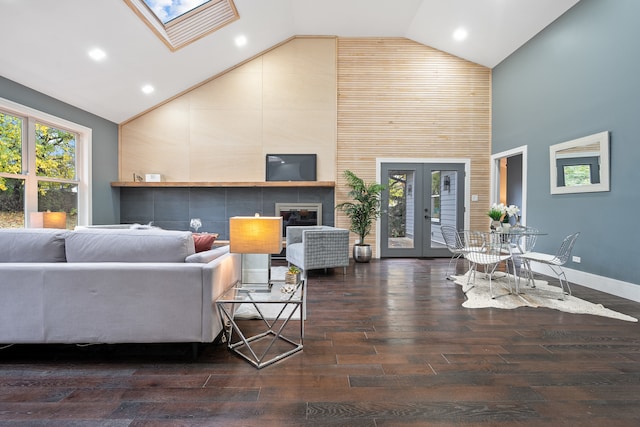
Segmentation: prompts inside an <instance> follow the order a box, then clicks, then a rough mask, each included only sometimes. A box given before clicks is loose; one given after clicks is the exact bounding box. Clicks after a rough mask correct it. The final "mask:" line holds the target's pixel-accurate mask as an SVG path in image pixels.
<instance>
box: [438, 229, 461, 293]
mask: <svg viewBox="0 0 640 427" xmlns="http://www.w3.org/2000/svg"><path fill="white" fill-rule="evenodd" d="M440 232H441V233H442V237H443V238H444V243H445V245H447V249H449V252H451V259H450V260H449V267H448V268H447V273H446V276H445V277H446V278H447V280H451V274H452V271H451V265H452V264H453V261H455V262H456V263H455V267H456V270H457V268H458V261H459V260H460V258H463V257H464V251H465V245H464V242H463V241H462V238H461V237H460V234H459V233H458V230H456V228H455V227H454V226H452V225H443V226H441V227H440Z"/></svg>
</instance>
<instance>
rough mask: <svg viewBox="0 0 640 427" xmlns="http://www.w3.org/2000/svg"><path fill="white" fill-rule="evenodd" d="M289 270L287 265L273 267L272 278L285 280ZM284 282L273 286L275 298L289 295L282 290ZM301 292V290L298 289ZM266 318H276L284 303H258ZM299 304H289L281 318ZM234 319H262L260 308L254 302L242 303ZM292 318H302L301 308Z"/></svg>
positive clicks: (272, 292) (272, 290)
mask: <svg viewBox="0 0 640 427" xmlns="http://www.w3.org/2000/svg"><path fill="white" fill-rule="evenodd" d="M286 271H287V267H271V279H272V280H282V281H284V274H285V273H286ZM283 284H284V283H274V284H273V286H272V287H271V295H272V296H273V298H276V299H277V298H280V297H281V296H282V297H283V298H286V297H287V296H286V295H285V294H284V293H283V292H282V291H281V288H282V285H283ZM298 292H299V291H298ZM256 305H257V306H258V307H259V308H260V311H261V312H262V314H263V315H264V318H265V319H275V318H276V316H277V315H278V313H280V310H282V307H283V304H256ZM297 307H298V306H297V305H289V306H288V307H286V308H285V310H284V312H282V314H281V315H280V319H282V318H285V319H286V318H287V317H288V316H289V314H290V313H291V311H292V310H296V308H297ZM233 318H234V319H260V315H259V313H258V310H256V307H255V306H254V305H253V304H242V305H240V306H239V307H238V308H237V309H236V312H235V314H234V316H233ZM291 318H292V319H299V318H300V310H297V311H296V312H295V313H293V315H292V316H291Z"/></svg>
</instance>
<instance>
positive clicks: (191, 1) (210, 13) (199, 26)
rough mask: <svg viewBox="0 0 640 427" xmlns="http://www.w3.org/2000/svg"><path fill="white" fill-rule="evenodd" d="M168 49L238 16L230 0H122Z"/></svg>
mask: <svg viewBox="0 0 640 427" xmlns="http://www.w3.org/2000/svg"><path fill="white" fill-rule="evenodd" d="M124 2H125V3H126V4H127V5H128V6H129V7H130V8H131V9H132V10H133V11H134V12H135V13H136V15H137V16H138V17H139V18H140V19H142V20H143V21H144V23H145V24H147V26H148V27H149V28H150V29H151V31H153V32H154V34H156V35H157V36H158V37H159V38H160V40H162V42H163V43H164V44H165V45H167V47H168V48H169V49H170V50H171V51H176V50H178V49H180V48H182V47H184V46H186V45H188V44H189V43H193V42H194V41H196V40H198V39H201V38H202V37H204V36H206V35H207V34H210V33H212V32H214V31H216V30H219V29H220V28H222V27H224V26H225V25H227V24H230V23H231V22H233V21H235V20H237V19H239V18H240V16H239V15H238V11H237V10H236V7H235V5H234V4H233V0H124Z"/></svg>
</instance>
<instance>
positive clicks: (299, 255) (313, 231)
mask: <svg viewBox="0 0 640 427" xmlns="http://www.w3.org/2000/svg"><path fill="white" fill-rule="evenodd" d="M286 233H287V235H286V242H287V262H288V263H289V264H293V265H295V266H297V267H299V268H300V269H301V270H302V277H303V278H306V277H307V271H308V270H316V269H320V268H324V269H325V270H326V269H327V268H334V267H343V269H344V273H345V274H346V272H347V267H348V266H349V230H345V229H343V228H335V227H329V226H324V225H318V226H289V227H287V228H286Z"/></svg>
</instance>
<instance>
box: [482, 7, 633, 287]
mask: <svg viewBox="0 0 640 427" xmlns="http://www.w3.org/2000/svg"><path fill="white" fill-rule="evenodd" d="M638 17H640V1H638V0H582V1H580V2H579V3H578V4H577V5H576V6H574V7H573V8H572V9H570V10H569V11H568V12H567V13H566V14H564V15H563V16H561V17H560V18H559V19H558V20H557V21H556V22H554V23H553V24H551V25H550V26H549V27H547V28H546V29H545V30H544V31H543V32H541V33H540V34H538V35H537V36H536V37H535V38H534V39H532V40H531V41H530V42H529V43H527V44H526V45H525V46H523V47H522V48H520V49H519V50H518V51H516V52H515V53H514V54H513V55H511V56H510V57H508V58H507V59H506V60H505V61H503V62H502V63H501V64H499V65H498V66H497V67H495V69H494V70H493V112H492V114H493V128H492V132H493V143H492V152H493V153H499V152H502V151H505V150H508V149H511V148H515V147H519V146H522V145H527V146H528V156H529V157H528V177H527V178H528V203H527V222H528V224H529V225H531V226H536V227H538V228H540V229H542V230H545V231H547V232H548V233H549V235H548V236H546V237H544V238H539V239H538V243H537V245H536V247H537V249H538V250H542V251H545V252H549V251H551V252H553V251H554V250H555V249H556V242H557V240H558V239H557V237H559V236H564V235H567V234H570V233H572V232H574V231H581V232H582V234H581V236H580V238H579V239H578V241H577V243H576V247H575V249H574V255H578V256H580V257H581V258H582V263H581V264H575V263H572V262H569V263H568V265H567V266H568V267H569V268H571V269H575V270H581V271H584V272H588V273H593V274H596V275H599V276H605V277H608V278H612V279H617V280H621V281H624V282H630V283H634V284H640V279H639V275H638V272H637V268H636V267H637V266H636V265H635V262H637V261H635V256H633V255H634V254H635V253H637V251H638V246H637V241H638V235H639V234H640V233H639V232H638V229H637V228H636V225H637V224H636V223H637V221H636V216H637V212H638V210H639V208H640V188H639V187H638V182H640V177H639V176H638V175H639V174H640V168H639V167H638V163H639V161H640V143H639V141H638V140H639V138H640V42H639V41H640V25H638ZM606 130H608V131H610V141H611V152H610V154H611V175H610V176H611V191H610V192H602V193H585V194H565V195H551V194H550V192H549V146H550V145H552V144H556V143H559V142H564V141H567V140H571V139H574V138H578V137H582V136H586V135H590V134H593V133H596V132H602V131H606Z"/></svg>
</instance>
